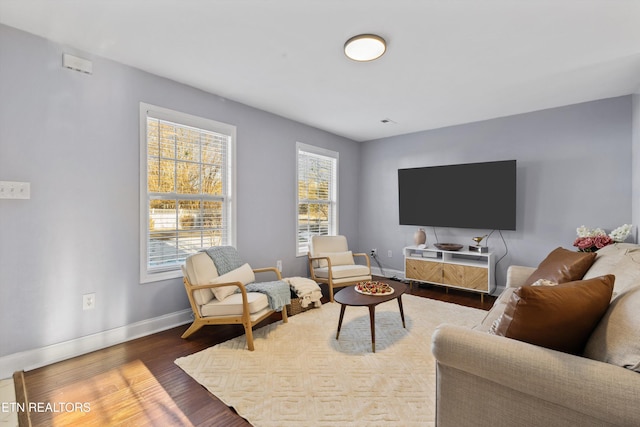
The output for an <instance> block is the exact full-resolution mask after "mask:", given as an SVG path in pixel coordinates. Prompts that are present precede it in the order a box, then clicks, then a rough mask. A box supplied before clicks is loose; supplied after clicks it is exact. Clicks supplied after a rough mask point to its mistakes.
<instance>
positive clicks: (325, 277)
mask: <svg viewBox="0 0 640 427" xmlns="http://www.w3.org/2000/svg"><path fill="white" fill-rule="evenodd" d="M354 257H363V258H364V260H365V262H366V264H367V265H362V264H356V263H355V260H354ZM307 258H308V260H309V272H310V273H311V279H312V280H314V281H316V282H318V283H326V284H328V285H329V299H330V300H331V302H333V288H335V287H342V286H348V285H353V284H355V283H358V282H362V281H366V280H371V262H370V261H369V255H367V254H365V253H356V254H354V253H352V252H351V251H350V250H349V245H348V244H347V238H346V237H345V236H312V237H311V245H310V251H309V252H308V254H307Z"/></svg>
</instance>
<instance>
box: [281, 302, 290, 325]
mask: <svg viewBox="0 0 640 427" xmlns="http://www.w3.org/2000/svg"><path fill="white" fill-rule="evenodd" d="M288 322H289V316H288V315H287V306H286V305H285V306H284V307H282V323H288Z"/></svg>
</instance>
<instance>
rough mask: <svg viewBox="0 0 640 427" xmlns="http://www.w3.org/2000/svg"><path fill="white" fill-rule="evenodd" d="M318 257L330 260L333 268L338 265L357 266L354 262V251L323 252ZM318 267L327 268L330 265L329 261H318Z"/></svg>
mask: <svg viewBox="0 0 640 427" xmlns="http://www.w3.org/2000/svg"><path fill="white" fill-rule="evenodd" d="M317 256H319V257H327V258H329V259H330V260H331V266H332V267H334V266H336V265H354V264H355V261H354V260H353V252H352V251H344V252H321V253H319V254H318V255H317ZM318 265H319V266H320V267H327V266H328V265H329V264H328V263H327V260H325V259H321V260H318Z"/></svg>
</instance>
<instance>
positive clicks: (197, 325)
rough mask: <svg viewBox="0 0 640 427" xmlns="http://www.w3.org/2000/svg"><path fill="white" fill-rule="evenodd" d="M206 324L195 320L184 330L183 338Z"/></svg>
mask: <svg viewBox="0 0 640 427" xmlns="http://www.w3.org/2000/svg"><path fill="white" fill-rule="evenodd" d="M203 326H204V323H200V322H198V321H197V320H196V321H194V322H193V323H192V324H191V326H189V328H188V329H187V330H186V331H184V334H182V338H188V337H189V336H190V335H192V334H193V333H195V332H196V331H197V330H198V329H200V328H202V327H203Z"/></svg>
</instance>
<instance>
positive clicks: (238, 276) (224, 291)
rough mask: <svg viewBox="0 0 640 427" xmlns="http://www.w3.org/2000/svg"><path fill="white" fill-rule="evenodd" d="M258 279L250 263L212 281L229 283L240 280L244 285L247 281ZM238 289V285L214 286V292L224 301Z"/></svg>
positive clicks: (214, 282) (217, 297)
mask: <svg viewBox="0 0 640 427" xmlns="http://www.w3.org/2000/svg"><path fill="white" fill-rule="evenodd" d="M255 281H256V276H255V274H254V273H253V270H252V269H251V266H250V265H249V264H243V265H242V266H240V267H238V268H236V269H235V270H231V271H230V272H228V273H227V274H223V275H222V276H218V277H216V278H215V279H213V280H212V281H211V282H210V283H211V284H216V283H227V282H240V283H242V284H243V285H246V284H247V283H253V282H255ZM237 290H238V287H237V286H222V287H220V288H213V289H212V291H213V294H214V295H215V297H216V299H217V300H218V301H222V300H224V299H225V298H227V297H228V296H229V295H231V294H233V293H235V292H236V291H237Z"/></svg>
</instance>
